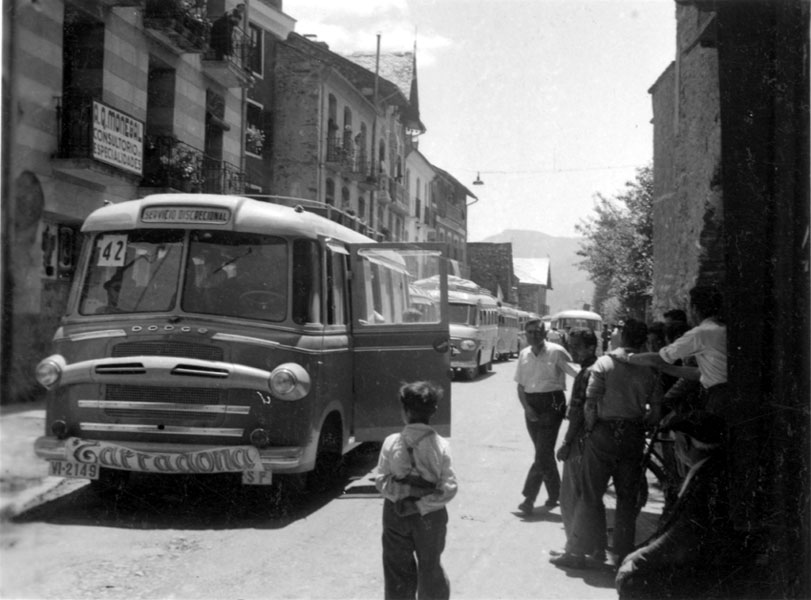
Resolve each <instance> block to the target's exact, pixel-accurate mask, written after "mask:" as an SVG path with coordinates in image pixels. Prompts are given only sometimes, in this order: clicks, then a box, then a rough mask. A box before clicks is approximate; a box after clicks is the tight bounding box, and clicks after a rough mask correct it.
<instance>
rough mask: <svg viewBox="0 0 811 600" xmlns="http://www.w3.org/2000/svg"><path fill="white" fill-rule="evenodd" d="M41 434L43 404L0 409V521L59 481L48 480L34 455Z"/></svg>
mask: <svg viewBox="0 0 811 600" xmlns="http://www.w3.org/2000/svg"><path fill="white" fill-rule="evenodd" d="M44 432H45V400H39V401H37V402H26V403H21V404H11V405H8V406H0V520H3V521H5V520H8V519H11V518H12V517H14V516H15V515H17V514H19V513H20V512H21V511H22V510H23V509H24V508H25V506H26V505H28V504H29V503H30V502H31V501H33V500H34V499H36V498H38V497H39V496H41V495H42V494H44V493H45V492H47V491H48V490H50V489H51V488H53V487H54V486H56V485H58V484H59V482H60V481H61V478H60V477H49V476H48V463H47V462H45V461H44V460H41V459H39V458H37V456H36V455H35V454H34V440H35V439H36V438H38V437H39V436H41V435H43V434H44Z"/></svg>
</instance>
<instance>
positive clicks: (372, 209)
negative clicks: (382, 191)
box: [369, 33, 382, 231]
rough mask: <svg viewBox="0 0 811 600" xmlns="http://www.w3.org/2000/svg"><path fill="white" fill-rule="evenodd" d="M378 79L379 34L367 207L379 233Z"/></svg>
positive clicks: (370, 219)
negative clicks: (376, 162) (377, 164)
mask: <svg viewBox="0 0 811 600" xmlns="http://www.w3.org/2000/svg"><path fill="white" fill-rule="evenodd" d="M379 79H380V34H379V33H378V34H377V53H376V54H375V88H374V89H375V91H374V96H373V99H372V104H374V109H375V114H374V120H373V121H372V160H371V176H372V177H373V178H374V180H375V187H374V188H372V202H371V206H370V207H369V210H370V214H369V217H370V218H369V221H371V222H372V223H374V224H375V226H374V228H373V229H374V230H375V231H381V229H382V228H381V226H380V223H378V222H377V219H376V218H375V215H379V213H378V211H377V191H378V189H379V187H380V182H379V181H378V179H377V171H376V170H375V159H376V158H377V96H378V93H379Z"/></svg>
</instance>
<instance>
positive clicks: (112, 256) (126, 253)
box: [79, 229, 184, 315]
mask: <svg viewBox="0 0 811 600" xmlns="http://www.w3.org/2000/svg"><path fill="white" fill-rule="evenodd" d="M183 236H184V232H183V231H181V230H171V229H158V230H143V231H126V232H109V233H104V234H102V235H99V236H98V237H97V238H96V240H95V243H94V244H93V247H92V253H91V256H90V262H89V264H88V268H87V269H88V270H87V273H86V275H85V277H84V287H83V288H82V297H81V301H80V304H79V312H80V313H81V314H83V315H93V314H105V313H138V312H150V311H163V310H169V309H170V308H171V307H172V305H173V304H174V301H175V298H176V291H177V282H178V279H179V277H178V274H179V272H180V256H181V251H182V248H183Z"/></svg>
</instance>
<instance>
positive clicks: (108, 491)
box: [90, 468, 130, 500]
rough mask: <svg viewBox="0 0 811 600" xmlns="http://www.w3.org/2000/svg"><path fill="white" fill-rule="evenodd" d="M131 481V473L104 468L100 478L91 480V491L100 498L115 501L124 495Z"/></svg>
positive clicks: (100, 472) (101, 470)
mask: <svg viewBox="0 0 811 600" xmlns="http://www.w3.org/2000/svg"><path fill="white" fill-rule="evenodd" d="M129 479H130V472H129V471H121V470H119V469H104V468H102V469H100V471H99V478H98V479H91V480H90V490H91V491H92V492H93V493H94V494H95V495H96V496H98V497H99V498H103V499H105V500H114V499H116V498H118V497H119V496H121V494H123V492H124V488H126V487H127V483H128V482H129Z"/></svg>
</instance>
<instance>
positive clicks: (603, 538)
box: [375, 287, 735, 599]
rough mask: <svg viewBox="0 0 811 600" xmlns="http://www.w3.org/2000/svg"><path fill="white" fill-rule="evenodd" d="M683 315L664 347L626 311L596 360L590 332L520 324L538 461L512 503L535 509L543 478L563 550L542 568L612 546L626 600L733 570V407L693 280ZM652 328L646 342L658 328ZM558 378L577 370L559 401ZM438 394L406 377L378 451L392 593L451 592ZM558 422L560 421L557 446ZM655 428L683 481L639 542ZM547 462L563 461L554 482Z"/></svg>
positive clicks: (709, 296)
mask: <svg viewBox="0 0 811 600" xmlns="http://www.w3.org/2000/svg"><path fill="white" fill-rule="evenodd" d="M690 312H691V317H692V319H693V321H694V322H695V323H696V326H695V327H693V328H689V327H688V326H687V324H686V322H685V321H686V318H685V317H686V315H684V313H683V312H682V311H680V310H674V311H669V312H668V313H666V314H665V315H664V316H665V319H666V320H665V323H664V327H663V328H662V336H663V337H664V342H663V343H657V342H656V340H655V339H651V338H649V333H650V332H649V328H648V327H647V326H646V325H645V323H643V322H640V321H636V320H634V319H628V320H626V321H625V322H623V324H622V327H621V328H619V329H618V331H617V332H616V333H617V339H615V340H614V342H613V343H612V344H611V349H609V350H608V351H607V352H605V353H604V354H603V355H602V356H600V357H598V356H597V349H598V343H599V342H598V338H597V335H596V334H595V332H593V331H592V330H590V329H586V328H584V329H572V330H571V331H570V332H569V337H568V345H569V348H570V351H571V354H570V353H569V351H567V350H566V349H564V348H563V347H562V346H560V345H559V344H556V343H553V342H550V341H548V340H547V339H546V330H545V327H544V324H543V322H542V321H541V320H540V319H532V320H529V321H528V322H527V323H526V324H525V332H526V336H527V342H528V346H527V347H526V348H524V349H523V350H522V351H521V353H520V354H519V357H518V362H517V366H516V372H515V382H516V384H517V392H518V399H519V401H520V403H521V406H522V409H523V411H524V420H525V423H526V428H527V432H528V433H529V435H530V438H531V440H532V443H533V446H534V457H533V462H532V465H531V466H530V468H529V471H528V473H527V476H526V479H525V481H524V486H523V490H522V495H523V500H522V501H521V503H520V504H519V505H518V510H519V511H520V513H521V514H523V515H525V516H529V515H532V514H533V513H534V512H535V510H536V509H535V504H536V502H537V500H538V495H539V494H540V491H541V488H542V487H544V486H545V488H546V494H547V497H546V499H545V501H544V503H543V505H542V507H541V509H540V510H542V511H545V512H548V511H550V510H552V509H554V508H556V507H558V506H560V511H561V517H562V520H563V526H564V531H565V534H566V544H565V547H564V548H563V549H562V550H560V551H555V550H551V551H550V554H551V555H552V557H551V558H550V562H551V563H553V564H554V565H556V566H559V567H565V568H573V569H587V568H596V567H602V566H605V565H606V564H607V562H608V558H609V554H608V551H609V550H611V554H613V560H611V561H610V564H611V566H612V567H613V568H615V569H616V586H617V590H618V592H619V596H620V598H621V599H630V598H675V597H678V598H686V597H702V594H705V593H706V592H707V589H708V585H711V582H712V581H718V580H722V579H723V578H724V574H725V573H728V572H729V571H728V567H729V562H730V561H729V559H730V558H731V557H732V554H733V552H732V551H731V549H733V548H734V547H735V541H734V540H735V537H734V534H733V528H732V526H731V520H730V518H729V514H730V513H729V505H728V497H727V489H728V481H727V475H726V459H725V453H724V450H725V447H726V443H727V438H728V435H729V433H728V432H729V427H728V424H727V423H726V421H725V419H724V415H725V414H726V413H727V411H728V407H729V401H728V391H727V386H726V327H725V326H724V324H723V322H722V321H721V319H720V314H721V297H720V294H718V292H717V291H715V290H714V289H708V288H701V287H697V288H694V289H693V290H692V291H691V294H690ZM683 319H684V320H683ZM656 329H658V328H655V329H654V332H653V337H654V338H656V337H658V336H659V332H658V331H656ZM657 346H660V347H657ZM573 362H577V363H579V365H580V369H579V370H578V369H575V368H574V367H573V366H572V363H573ZM567 375H571V376H573V377H574V385H573V389H572V392H571V396H570V400H569V403H568V406H567V403H566V395H565V390H566V376H567ZM665 377H669V378H670V379H665ZM696 381H697V382H698V386H699V388H698V393H697V396H698V400H697V401H693V403H692V404H684V403H683V402H682V403H681V404H679V398H680V397H681V396H679V394H682V395H683V392H678V393H676V394H672V393H671V392H672V390H674V389H676V388H678V386H679V385H680V384H683V383H690V382H696ZM668 397H670V400H671V402H670V404H667V403H666V404H665V406H666V407H667V410H668V411H669V412H670V413H671V414H670V415H668V416H667V417H666V418H665V419H662V417H663V408H662V406H663V401H664V402H667V398H668ZM441 398H442V394H441V390H440V389H439V388H436V387H435V386H433V385H432V384H430V383H428V382H414V383H410V384H407V385H404V386H403V387H402V388H401V389H400V402H401V406H402V416H403V421H404V423H405V428H404V429H403V430H402V432H401V433H398V434H394V435H391V436H389V437H388V438H387V439H386V440H385V442H384V443H383V446H382V449H381V452H380V458H379V461H378V468H377V476H376V479H375V483H376V486H377V488H378V490H380V492H381V493H382V495H383V497H384V506H383V535H382V543H383V572H384V579H385V597H386V598H387V599H393V598H439V599H444V598H448V597H449V596H450V584H449V581H448V577H447V575H446V574H445V572H444V570H443V568H442V565H441V561H440V558H441V554H442V551H443V550H444V547H445V535H446V529H447V522H448V514H447V511H446V508H445V506H446V504H447V503H448V502H450V500H451V499H453V498H454V496H455V495H456V493H457V489H458V485H457V481H456V476H455V474H454V471H453V468H452V466H451V458H450V452H449V445H448V441H447V440H445V439H444V438H442V437H441V436H439V435H438V434H437V433H436V432H435V431H434V430H433V428H431V427H430V425H429V422H430V418H431V415H433V413H434V412H435V411H436V408H437V405H438V402H439V401H440V400H441ZM564 418H568V421H569V425H568V428H567V430H566V432H565V435H564V437H563V442H562V444H561V446H560V447H559V448H558V449H557V451H555V445H556V442H557V439H558V434H559V431H560V427H561V425H562V423H563V420H564ZM651 430H653V431H654V432H657V433H659V434H661V433H665V432H667V433H668V434H669V435H670V436H671V437H670V439H671V442H672V444H673V452H672V454H673V455H674V456H675V457H676V459H678V462H679V464H680V466H681V473H682V477H681V481H680V482H679V487H678V490H676V491H675V492H674V496H673V501H672V506H670V507H669V510H667V511H666V512H665V513H663V515H662V517H661V518H660V521H659V524H658V527H657V530H656V532H655V533H654V534H653V535H652V536H651V537H650V538H649V539H648V540H646V541H645V542H643V543H642V544H636V543H635V542H636V519H637V516H638V515H639V512H640V510H641V508H642V505H643V504H644V501H642V502H640V496H641V494H640V492H641V491H642V489H643V486H645V485H646V479H645V465H644V452H645V444H646V435H647V433H648V432H650V431H651ZM556 459H557V460H559V461H561V462H562V463H563V469H562V471H563V475H562V477H561V475H560V473H559V471H558V466H557V463H556ZM611 481H613V484H614V489H615V492H616V509H615V513H614V527H613V536H612V545H611V546H609V544H608V535H607V532H608V530H607V527H606V509H605V504H604V501H603V498H604V496H605V494H606V491H607V488H608V485H609V483H610V482H611ZM645 489H646V488H645ZM645 497H647V496H646V495H645ZM725 569H727V570H726V571H725Z"/></svg>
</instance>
